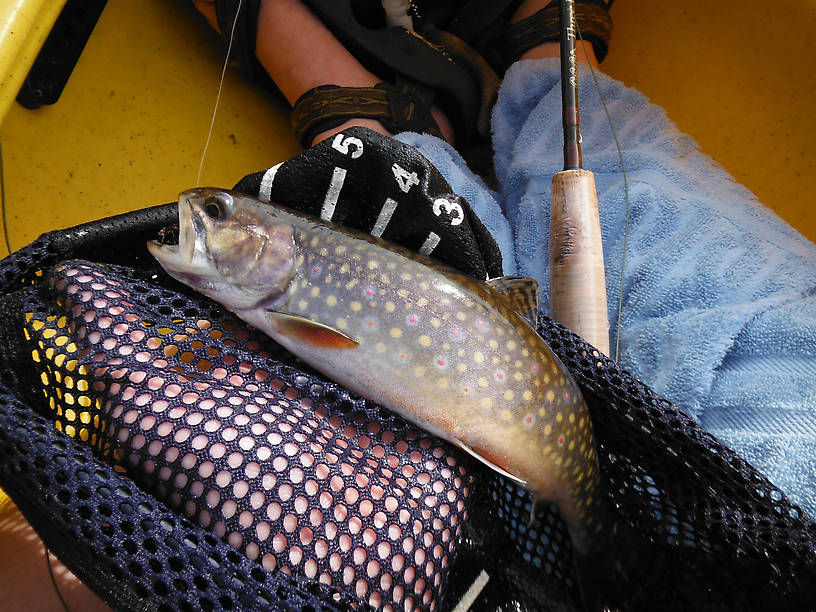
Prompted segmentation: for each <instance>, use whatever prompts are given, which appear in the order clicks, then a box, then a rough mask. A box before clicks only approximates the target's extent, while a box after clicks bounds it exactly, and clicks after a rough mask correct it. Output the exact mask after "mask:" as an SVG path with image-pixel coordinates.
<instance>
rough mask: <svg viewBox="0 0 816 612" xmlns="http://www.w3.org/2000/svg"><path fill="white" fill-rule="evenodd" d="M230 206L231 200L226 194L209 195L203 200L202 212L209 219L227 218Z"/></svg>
mask: <svg viewBox="0 0 816 612" xmlns="http://www.w3.org/2000/svg"><path fill="white" fill-rule="evenodd" d="M231 206H232V198H231V197H230V196H228V195H226V194H219V195H210V196H207V198H206V199H205V200H204V212H205V213H207V216H208V217H210V218H211V219H222V218H224V217H226V216H227V214H228V213H229V210H230V208H231Z"/></svg>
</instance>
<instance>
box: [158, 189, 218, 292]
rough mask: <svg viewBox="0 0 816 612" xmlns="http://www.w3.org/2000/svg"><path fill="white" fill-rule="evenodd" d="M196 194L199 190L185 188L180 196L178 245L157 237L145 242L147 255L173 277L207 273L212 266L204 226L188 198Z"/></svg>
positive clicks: (191, 276)
mask: <svg viewBox="0 0 816 612" xmlns="http://www.w3.org/2000/svg"><path fill="white" fill-rule="evenodd" d="M196 195H198V190H190V191H185V192H184V193H182V194H181V195H180V196H179V201H178V243H177V244H165V243H163V242H159V241H156V240H150V241H149V242H148V243H147V250H148V251H149V252H150V254H151V255H152V256H153V257H155V258H156V260H157V261H158V262H159V263H160V264H161V266H162V267H163V268H164V269H165V270H167V271H168V272H169V273H171V275H172V276H175V277H176V278H178V276H180V275H183V276H185V277H186V278H195V277H201V276H206V274H207V272H208V271H209V270H210V269H211V264H210V263H209V258H208V257H207V249H206V237H207V227H206V224H205V223H204V221H203V220H202V219H201V217H200V215H198V214H196V213H197V211H196V210H195V209H194V207H193V203H192V201H191V200H192V198H193V197H195V196H196Z"/></svg>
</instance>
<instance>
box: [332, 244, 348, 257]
mask: <svg viewBox="0 0 816 612" xmlns="http://www.w3.org/2000/svg"><path fill="white" fill-rule="evenodd" d="M334 252H335V253H337V254H338V255H342V254H343V253H345V252H346V247H345V245H342V244H341V245H340V246H338V247H337V248H335V249H334Z"/></svg>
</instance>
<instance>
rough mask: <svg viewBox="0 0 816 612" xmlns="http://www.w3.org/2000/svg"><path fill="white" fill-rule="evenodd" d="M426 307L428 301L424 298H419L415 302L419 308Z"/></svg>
mask: <svg viewBox="0 0 816 612" xmlns="http://www.w3.org/2000/svg"><path fill="white" fill-rule="evenodd" d="M427 305H428V300H426V299H425V298H424V297H421V298H419V299H418V300H417V306H419V307H420V308H421V307H423V306H427Z"/></svg>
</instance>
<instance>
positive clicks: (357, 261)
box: [148, 188, 610, 609]
mask: <svg viewBox="0 0 816 612" xmlns="http://www.w3.org/2000/svg"><path fill="white" fill-rule="evenodd" d="M178 206H179V241H178V242H179V243H178V245H162V244H159V243H156V242H151V243H148V248H149V250H150V252H151V253H152V254H153V256H154V257H155V258H156V259H157V260H158V261H159V263H160V264H161V265H162V266H163V267H164V269H165V270H166V271H167V272H168V274H170V275H171V276H173V277H175V278H176V279H178V280H179V281H181V282H183V283H185V284H187V285H189V286H191V287H193V288H194V289H196V290H198V291H200V292H202V293H204V294H205V295H207V296H209V297H211V298H213V299H214V300H216V301H218V302H220V303H221V304H223V305H224V306H225V307H227V308H229V309H230V310H232V311H233V312H234V313H235V314H236V315H237V316H239V317H241V318H242V319H244V320H245V321H246V322H248V323H249V324H251V325H253V326H255V327H256V328H258V329H260V330H263V331H264V332H265V333H267V334H269V335H270V336H271V337H272V338H273V339H275V340H276V341H277V342H278V343H280V344H281V345H282V346H283V347H285V348H286V349H288V350H289V351H291V352H292V353H293V354H295V355H297V356H298V357H300V358H301V359H303V360H304V361H305V362H307V363H309V364H310V365H312V366H313V367H314V368H316V369H318V370H319V371H321V372H323V373H324V374H325V375H327V376H329V377H331V378H332V379H333V380H335V381H337V382H338V383H340V384H342V385H344V386H345V387H347V388H348V389H350V390H352V391H354V392H356V393H359V394H360V395H362V396H364V397H366V398H368V399H371V400H373V401H375V402H378V403H379V404H381V405H383V406H385V407H387V408H389V409H390V410H393V411H394V412H396V413H398V414H399V415H401V416H402V417H403V418H405V419H407V420H409V421H411V422H413V423H415V424H416V425H418V426H419V427H422V428H423V429H425V430H427V431H429V432H431V433H433V434H435V435H437V436H439V437H441V438H444V439H445V440H448V441H449V442H451V443H453V444H455V445H456V446H458V447H460V448H462V449H463V450H465V451H466V452H468V453H469V454H471V455H473V456H474V457H476V458H478V459H479V460H481V461H482V462H484V463H486V464H487V465H489V466H490V467H491V468H493V469H495V470H498V471H499V472H500V473H502V474H504V475H506V476H508V477H510V478H512V479H514V480H515V481H517V482H519V483H521V484H522V485H523V486H525V487H526V488H527V489H528V490H530V491H531V492H532V493H533V495H534V496H535V498H536V499H541V500H549V501H553V502H555V503H556V504H557V506H558V508H559V510H560V512H561V514H562V516H563V518H564V519H565V521H566V523H567V526H568V529H569V533H570V537H571V539H572V543H573V548H574V551H575V558H576V569H577V571H578V577H579V584H580V587H581V591H582V596H583V599H584V603H585V606H587V607H588V608H591V609H597V608H598V606H599V598H598V593H597V583H598V581H597V579H598V578H599V576H598V573H599V572H601V571H603V563H602V562H601V560H602V559H604V557H605V555H604V554H603V551H604V550H605V548H606V547H607V546H608V544H607V543H608V538H609V533H608V531H609V530H610V527H609V521H608V516H607V514H608V513H607V512H606V508H605V506H604V503H603V501H602V495H601V492H600V490H599V470H598V458H597V452H596V448H595V442H594V438H593V433H592V424H591V422H590V418H589V415H588V413H587V408H586V405H585V404H584V401H583V399H582V397H581V394H580V392H579V390H578V388H577V387H576V385H575V383H574V382H573V381H572V379H571V378H570V376H569V374H568V372H567V371H566V369H565V368H564V366H563V365H562V364H561V362H560V361H559V360H558V358H557V357H556V356H555V355H554V354H553V353H552V352H551V351H550V349H549V347H548V346H547V345H546V344H545V343H544V341H543V340H542V339H541V338H540V337H539V336H538V334H537V333H536V331H535V326H536V320H537V319H536V317H537V314H536V313H537V286H536V285H535V281H533V280H532V279H520V278H514V277H510V278H502V279H497V280H495V281H489V282H487V283H483V282H478V281H475V280H473V279H471V278H469V277H467V276H464V275H462V274H461V273H459V272H457V271H455V270H453V269H449V268H446V267H444V266H441V265H440V264H438V263H435V262H433V261H432V260H431V259H429V258H427V257H423V256H420V255H417V254H415V253H413V252H410V251H407V250H405V249H401V248H398V247H395V246H393V245H389V244H387V243H385V242H383V241H381V240H379V239H376V238H373V237H372V236H369V235H367V234H361V233H358V232H355V231H351V230H348V229H344V228H341V227H339V226H335V225H332V224H329V223H325V222H322V221H319V220H317V219H313V218H309V217H306V216H304V215H302V214H300V213H295V212H292V211H288V210H286V209H284V208H281V207H279V206H275V205H272V204H268V203H265V202H261V201H259V200H255V199H253V198H250V197H247V196H244V195H240V194H236V193H230V192H227V191H222V190H217V189H211V188H207V189H194V190H191V191H187V192H185V193H182V194H181V196H180V197H179V204H178Z"/></svg>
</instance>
